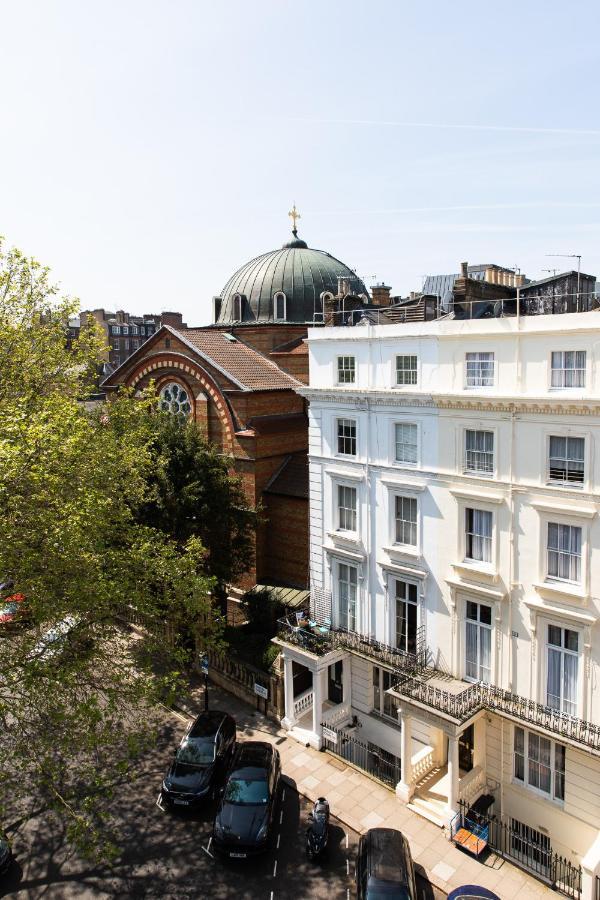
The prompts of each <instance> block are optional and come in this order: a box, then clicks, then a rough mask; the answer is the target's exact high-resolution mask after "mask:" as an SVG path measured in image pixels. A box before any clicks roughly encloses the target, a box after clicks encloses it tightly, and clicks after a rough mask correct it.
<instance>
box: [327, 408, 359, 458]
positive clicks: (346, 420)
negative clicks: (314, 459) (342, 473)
mask: <svg viewBox="0 0 600 900" xmlns="http://www.w3.org/2000/svg"><path fill="white" fill-rule="evenodd" d="M333 422H334V424H333V429H334V431H333V440H334V444H333V446H334V448H335V455H336V456H339V457H340V458H342V459H357V457H358V421H357V419H353V418H352V417H350V416H336V418H335V419H334V420H333ZM342 422H344V423H352V424H353V425H354V453H343V452H342V451H341V450H340V449H339V428H340V424H341V423H342ZM347 440H352V438H351V437H348V438H347Z"/></svg>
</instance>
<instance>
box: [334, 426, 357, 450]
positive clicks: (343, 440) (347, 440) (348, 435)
mask: <svg viewBox="0 0 600 900" xmlns="http://www.w3.org/2000/svg"><path fill="white" fill-rule="evenodd" d="M337 452H338V453H339V454H341V455H342V456H356V420H355V419H338V420H337Z"/></svg>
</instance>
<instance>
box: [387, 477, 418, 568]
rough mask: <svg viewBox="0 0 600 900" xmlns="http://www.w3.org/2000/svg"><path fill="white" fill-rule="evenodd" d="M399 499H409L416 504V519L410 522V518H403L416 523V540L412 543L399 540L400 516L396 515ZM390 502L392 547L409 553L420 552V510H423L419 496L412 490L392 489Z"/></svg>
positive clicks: (411, 523)
mask: <svg viewBox="0 0 600 900" xmlns="http://www.w3.org/2000/svg"><path fill="white" fill-rule="evenodd" d="M398 500H408V501H410V503H414V505H415V513H416V515H415V521H414V522H410V520H408V519H403V521H404V522H409V525H414V530H415V541H414V543H412V544H407V543H405V542H403V541H398V540H397V522H398V517H397V515H396V509H397V504H398ZM390 502H391V514H392V515H391V518H392V522H391V535H390V537H391V545H392V547H393V548H394V549H398V550H402V551H405V552H407V553H414V554H416V553H418V552H419V548H420V544H421V541H420V537H421V535H420V531H421V528H420V518H421V516H420V512H421V510H420V504H419V498H418V497H417V496H416V494H413V493H411V492H410V491H390Z"/></svg>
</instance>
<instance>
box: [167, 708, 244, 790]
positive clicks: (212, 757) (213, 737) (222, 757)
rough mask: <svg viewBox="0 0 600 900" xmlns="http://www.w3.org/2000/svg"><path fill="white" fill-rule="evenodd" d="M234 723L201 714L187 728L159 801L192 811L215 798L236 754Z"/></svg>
mask: <svg viewBox="0 0 600 900" xmlns="http://www.w3.org/2000/svg"><path fill="white" fill-rule="evenodd" d="M235 738H236V727H235V719H233V718H232V717H231V716H230V715H228V714H227V713H225V712H219V711H218V710H209V711H207V712H203V713H200V715H199V716H197V718H196V719H194V721H193V722H192V723H191V724H190V725H189V727H188V729H187V731H186V733H185V734H184V736H183V738H182V739H181V743H180V744H179V747H178V748H177V750H176V751H175V755H174V759H173V762H172V763H171V766H170V768H169V771H168V772H167V774H166V775H165V777H164V780H163V783H162V788H161V800H162V802H163V803H164V804H166V805H168V806H171V805H173V806H184V807H193V806H197V805H198V804H200V803H202V802H203V801H205V800H206V799H207V798H211V797H214V796H216V793H217V791H218V787H219V785H220V784H221V782H222V780H223V778H224V777H225V773H226V772H227V768H228V766H229V763H230V762H231V757H232V756H233V752H234V750H235Z"/></svg>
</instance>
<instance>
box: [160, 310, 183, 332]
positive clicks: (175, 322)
mask: <svg viewBox="0 0 600 900" xmlns="http://www.w3.org/2000/svg"><path fill="white" fill-rule="evenodd" d="M160 323H161V325H170V326H171V328H185V327H186V326H185V325H184V323H183V316H182V314H181V313H180V312H162V313H161V314H160Z"/></svg>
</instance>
